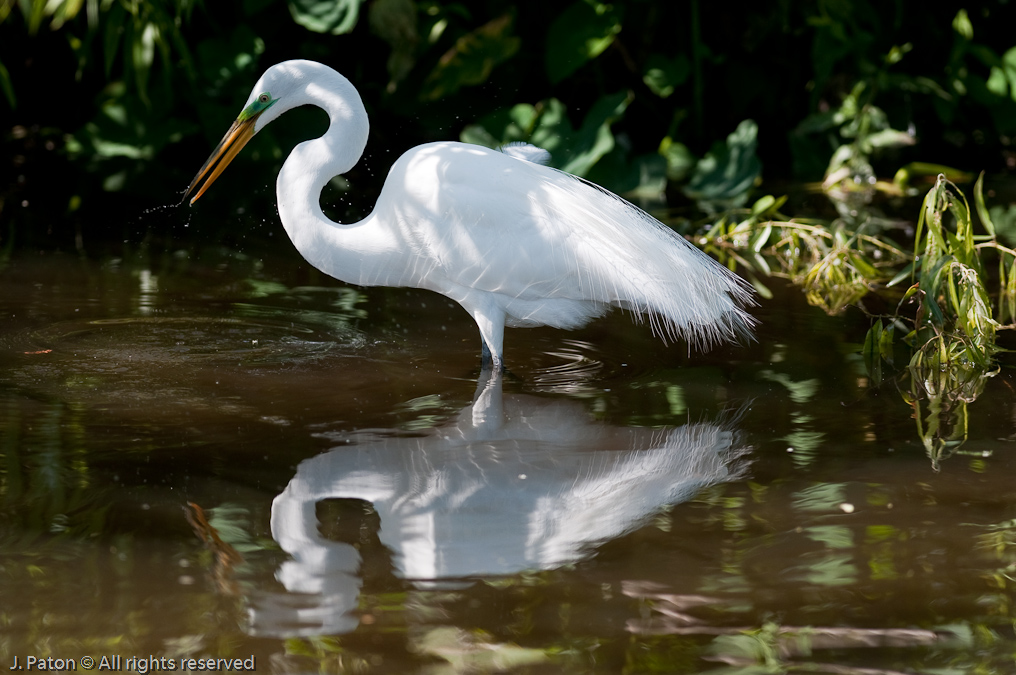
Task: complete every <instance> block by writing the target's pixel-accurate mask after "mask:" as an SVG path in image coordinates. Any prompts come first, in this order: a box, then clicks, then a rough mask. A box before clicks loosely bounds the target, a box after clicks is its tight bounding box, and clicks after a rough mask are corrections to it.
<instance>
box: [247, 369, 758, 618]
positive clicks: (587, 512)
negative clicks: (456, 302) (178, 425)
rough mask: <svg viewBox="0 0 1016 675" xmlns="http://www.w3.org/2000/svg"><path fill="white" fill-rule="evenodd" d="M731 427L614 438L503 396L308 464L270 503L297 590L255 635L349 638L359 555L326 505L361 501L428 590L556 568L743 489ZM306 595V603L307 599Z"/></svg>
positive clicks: (565, 413) (574, 411)
mask: <svg viewBox="0 0 1016 675" xmlns="http://www.w3.org/2000/svg"><path fill="white" fill-rule="evenodd" d="M736 435H737V434H736V433H735V432H734V431H733V430H732V429H731V428H730V427H729V426H725V425H716V424H706V423H700V424H687V425H685V426H681V427H677V428H670V429H644V428H626V427H612V426H609V425H606V424H603V423H599V422H596V421H594V420H592V419H591V418H590V417H589V415H588V414H587V413H586V412H585V410H584V409H583V408H582V406H581V405H579V404H577V403H575V402H572V401H562V400H553V399H544V398H538V397H533V396H507V397H502V395H501V378H500V376H499V375H498V374H492V375H491V376H490V378H489V379H487V380H482V379H481V382H480V385H479V387H478V389H477V395H476V400H475V401H474V403H473V405H471V406H468V407H466V408H465V409H463V410H462V412H460V413H459V414H458V416H457V417H456V418H454V419H453V420H452V421H450V422H449V423H448V424H446V425H444V426H442V427H439V428H437V429H434V430H432V431H431V432H430V433H429V434H427V435H425V436H422V437H413V438H405V437H396V438H391V437H386V438H372V439H363V440H361V442H359V443H357V444H355V445H352V446H350V445H344V446H342V447H339V448H337V449H335V450H332V451H330V452H326V453H324V454H321V455H318V456H316V457H313V458H311V459H308V460H305V461H304V462H302V463H301V464H300V466H299V467H298V468H297V472H296V475H295V476H294V477H293V479H292V480H291V481H290V482H289V485H288V486H287V487H286V489H285V490H284V491H283V492H282V494H280V495H279V496H278V497H276V498H275V501H274V503H273V504H272V522H271V528H272V536H273V537H274V538H275V539H276V541H278V543H279V545H280V546H281V547H282V548H283V550H285V551H286V552H287V553H289V554H290V555H291V556H292V559H291V560H289V561H287V562H285V563H283V564H282V566H281V567H280V569H279V572H278V578H279V580H280V581H281V582H282V583H283V585H284V586H285V587H286V589H287V590H288V591H289V593H288V594H285V595H275V596H265V597H263V598H261V599H260V600H258V601H256V602H255V604H254V607H255V609H254V617H253V618H254V621H253V624H254V625H253V628H254V630H255V631H257V632H263V633H273V634H278V633H287V632H301V631H305V632H307V633H310V634H317V633H321V632H342V631H347V630H352V629H353V628H354V627H355V625H356V620H355V619H354V618H352V617H350V616H348V614H347V612H348V611H349V610H350V609H352V608H354V607H355V606H356V603H357V596H358V593H359V588H360V583H361V580H360V577H359V576H358V574H357V571H358V569H359V566H360V560H361V559H360V555H359V552H358V551H356V550H355V549H354V548H353V546H352V545H350V544H347V543H342V542H336V541H330V540H328V539H326V538H325V537H323V536H322V535H321V533H320V531H319V529H318V520H317V511H316V507H317V505H318V503H320V502H322V501H324V500H327V499H362V500H365V501H367V502H370V503H371V504H372V505H373V507H374V509H375V510H376V511H377V513H378V516H379V517H380V531H379V533H378V536H379V538H380V540H381V542H382V543H383V544H384V545H385V546H386V547H387V548H388V549H389V550H390V551H391V552H392V554H393V562H394V564H395V568H396V573H397V574H398V575H399V576H401V577H403V578H405V579H409V580H412V581H414V582H415V583H417V585H421V586H423V587H430V586H433V584H434V582H437V581H442V580H443V583H444V584H448V583H450V582H451V581H453V580H456V579H458V580H461V579H462V578H465V577H476V576H490V575H505V574H514V573H518V572H521V571H525V570H534V569H551V568H556V567H559V566H561V565H565V564H568V563H570V562H573V561H576V560H578V559H580V558H582V557H583V555H584V554H585V553H586V552H587V551H588V549H589V548H590V547H592V546H595V545H596V544H599V543H602V542H604V541H607V540H610V539H614V538H616V537H619V536H621V535H623V534H625V533H627V532H629V531H631V530H633V529H635V528H637V527H638V526H639V525H641V524H643V523H644V522H646V520H647V519H649V518H651V517H652V516H653V515H654V514H656V513H658V512H659V511H660V510H661V509H663V508H664V507H666V506H668V505H671V504H675V503H678V502H681V501H684V500H686V499H689V498H690V497H692V496H693V495H694V494H695V493H696V492H697V491H698V490H700V489H701V488H702V487H704V486H707V485H710V484H713V483H717V482H721V481H727V480H732V479H735V478H737V477H738V476H739V475H740V472H741V470H742V468H743V462H740V461H737V459H738V457H739V456H740V455H741V454H743V452H744V449H743V448H741V447H739V446H738V444H737V439H736ZM307 594H311V595H307Z"/></svg>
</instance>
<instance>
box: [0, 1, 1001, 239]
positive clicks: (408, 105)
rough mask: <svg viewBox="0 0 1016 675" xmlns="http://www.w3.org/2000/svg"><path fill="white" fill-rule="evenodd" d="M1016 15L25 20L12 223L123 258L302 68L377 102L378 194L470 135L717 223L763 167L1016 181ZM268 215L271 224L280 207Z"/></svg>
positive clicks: (760, 7) (839, 5) (133, 8)
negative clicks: (401, 163) (931, 168)
mask: <svg viewBox="0 0 1016 675" xmlns="http://www.w3.org/2000/svg"><path fill="white" fill-rule="evenodd" d="M1008 4H1009V3H1007V2H1004V1H1003V0H996V1H994V2H988V3H984V4H983V5H982V6H980V7H978V8H977V9H976V10H975V9H974V8H969V9H961V8H958V7H955V6H948V5H942V6H937V5H934V6H933V5H928V4H927V3H917V2H907V1H904V0H898V1H897V2H895V3H892V4H890V5H885V4H884V3H875V2H842V1H836V0H824V1H816V2H804V3H792V2H787V1H782V2H775V3H761V4H758V3H756V4H751V5H747V4H746V5H744V6H743V7H738V6H731V5H729V4H728V3H703V2H699V1H698V0H691V1H689V2H672V3H661V2H649V1H647V0H619V1H617V2H614V3H609V4H608V3H604V2H598V1H596V0H573V1H572V2H567V3H552V4H551V5H550V6H548V4H547V3H542V2H533V1H531V0H525V1H522V2H516V3H504V2H494V1H492V0H491V1H487V2H475V3H456V2H445V1H443V0H428V1H419V2H414V0H372V1H371V2H364V1H363V0H288V2H280V1H276V2H272V1H271V0H224V1H222V2H216V3H204V2H201V0H131V1H128V0H89V1H88V2H82V0H4V1H3V2H0V92H2V96H0V111H2V112H0V114H2V117H0V120H2V122H0V134H2V138H3V144H4V153H3V157H4V159H3V160H2V169H0V186H2V187H0V190H2V192H0V198H2V200H3V201H2V202H0V204H2V205H0V219H2V220H3V221H5V222H6V223H7V230H8V231H10V228H11V227H12V226H14V225H16V229H17V236H18V237H20V238H21V239H22V240H23V241H31V242H34V243H39V244H44V245H46V246H59V247H66V246H68V245H70V242H71V241H72V239H71V237H70V234H71V232H72V229H71V227H70V225H76V226H77V227H78V228H79V229H78V235H79V237H78V238H79V241H80V239H81V235H82V233H81V230H80V228H82V227H83V228H84V229H85V233H84V237H85V239H86V240H95V239H97V238H98V239H102V238H109V237H112V238H117V237H119V236H120V235H121V234H123V226H122V225H119V224H118V221H119V220H120V219H121V217H120V214H130V213H133V212H136V211H137V209H138V208H139V206H143V205H156V204H165V203H167V202H170V201H172V199H173V196H174V195H175V194H177V193H178V192H179V190H180V189H182V187H183V186H184V185H186V182H187V180H188V179H189V178H190V174H191V173H192V172H193V171H194V169H195V167H196V162H198V161H199V160H200V159H202V158H203V157H204V155H205V153H206V151H207V149H208V148H209V146H210V144H211V143H213V142H214V141H216V140H217V139H218V137H219V135H221V133H222V131H223V130H224V129H225V127H226V126H227V125H228V123H229V121H230V120H231V119H232V118H233V116H235V114H236V113H237V111H238V109H239V106H240V104H241V103H242V102H243V100H244V98H245V97H246V95H247V94H248V92H249V88H250V86H251V85H252V83H253V81H254V80H255V79H256V77H257V75H258V74H259V73H260V71H261V70H263V69H264V68H265V67H266V66H268V65H270V64H272V63H275V62H278V61H281V60H284V59H287V58H294V57H304V58H311V59H316V60H320V61H323V62H326V63H329V64H331V65H333V66H335V67H336V68H338V69H339V70H341V71H342V72H344V73H345V74H346V75H347V76H348V77H350V78H351V79H352V80H353V81H354V83H355V84H356V85H357V87H358V88H359V89H360V91H361V93H362V94H363V96H364V98H365V100H366V102H367V105H368V109H369V110H370V112H371V115H372V141H371V145H370V146H369V148H368V157H367V158H366V159H365V162H364V166H363V168H362V169H360V172H361V173H363V174H364V180H363V181H362V182H361V183H360V185H367V184H368V183H369V181H368V180H367V177H369V176H371V175H374V176H383V175H384V172H385V170H386V168H387V165H388V163H390V159H391V153H398V152H401V151H402V150H403V149H405V148H407V147H410V146H411V145H413V144H416V143H418V142H421V141H425V140H433V139H439V138H440V139H447V138H456V137H461V138H463V139H465V140H469V141H473V142H479V143H487V144H498V143H501V142H505V141H511V140H528V141H530V142H534V143H537V144H540V145H543V146H545V147H547V148H548V149H549V150H551V151H552V154H553V156H554V162H555V164H557V165H558V166H561V167H564V168H567V169H568V170H570V171H573V172H576V173H579V174H583V175H588V176H589V177H591V178H593V179H594V180H597V181H599V182H601V183H604V184H605V185H607V186H608V187H611V188H613V189H615V190H617V191H620V192H623V193H626V194H629V195H631V196H633V197H639V198H652V197H655V196H658V195H659V194H660V193H661V192H662V191H663V190H664V189H667V190H669V191H670V196H671V197H672V198H689V199H692V200H695V201H697V202H698V203H699V204H700V205H701V206H703V207H704V208H706V209H707V210H722V209H723V208H727V207H730V206H737V205H740V204H743V203H744V201H745V199H746V198H747V196H748V191H749V190H750V189H751V188H752V187H753V186H754V185H756V184H757V182H758V180H759V178H760V176H761V175H762V174H761V172H762V168H763V166H764V168H765V177H766V178H767V179H771V178H786V177H794V178H798V179H806V180H810V179H816V178H821V177H823V176H826V178H827V181H829V180H831V181H834V182H835V181H837V180H846V181H851V180H853V181H856V180H858V179H864V180H867V179H874V177H875V176H877V175H891V174H893V173H895V172H896V170H897V169H898V168H899V167H900V166H902V165H905V164H907V163H908V162H909V161H911V160H923V161H925V162H927V161H935V162H938V163H941V164H949V165H954V166H958V167H960V168H966V169H982V168H986V169H988V170H989V171H1000V170H1004V169H1008V168H1011V166H1010V165H1011V164H1012V163H1013V161H1014V160H1016V155H1014V154H1013V153H1012V152H1011V150H1010V149H1009V139H1010V137H1011V135H1012V134H1013V133H1014V132H1016V102H1014V98H1016V50H1014V49H1010V47H1012V43H1013V42H1014V39H1013V38H1012V36H1011V34H1010V33H1009V31H1008V26H1010V25H1011V21H1009V18H1010V17H1011V16H1012V12H1011V10H1009V8H1008ZM294 114H295V113H294ZM322 124H323V123H322V122H318V121H317V118H315V117H314V116H313V115H312V114H308V115H306V116H304V117H303V118H298V121H294V122H291V123H289V124H280V125H275V128H270V129H269V130H268V132H267V133H265V134H262V136H263V138H260V139H259V141H258V142H257V144H256V145H255V146H254V152H251V153H246V158H248V159H249V158H257V157H265V156H269V157H272V158H273V159H274V160H275V161H276V162H279V161H281V158H282V157H283V156H284V153H285V152H287V151H288V147H289V146H290V145H291V144H292V143H293V142H294V141H296V140H298V139H299V138H301V137H307V136H309V135H311V134H313V133H316V132H317V131H318V130H319V129H320V128H322ZM728 136H729V139H728V142H727V143H726V144H724V143H723V142H722V141H723V139H725V138H728ZM372 153H373V154H375V155H378V159H377V161H375V162H373V163H372V162H371V156H370V155H371V154H372ZM233 173H234V174H240V175H242V174H243V173H244V172H243V171H234V172H233ZM259 175H264V176H265V180H270V178H268V174H259ZM357 178H358V176H357V173H356V172H354V174H353V175H352V176H351V179H353V180H354V182H355V181H356V179H357ZM234 180H236V181H237V182H234V183H233V185H234V186H238V185H239V182H238V180H239V179H238V178H234ZM259 180H260V179H259ZM222 192H224V193H226V194H228V193H229V192H233V190H228V191H226V190H223V191H222ZM247 193H249V190H248V191H247ZM110 195H116V196H118V197H120V198H122V197H127V196H129V197H131V198H132V199H131V200H129V202H127V203H128V209H127V210H125V211H122V212H120V214H117V212H116V211H110V210H109V209H110V207H111V205H112V204H113V201H112V200H110V199H108V197H109V196H110ZM231 199H232V197H231ZM252 200H253V202H252V203H251V204H249V205H248V206H249V207H250V208H252V209H259V210H261V211H268V210H270V208H271V206H270V204H271V190H267V191H265V190H261V191H258V192H257V193H256V194H255V195H254V196H253V198H252ZM23 204H29V205H33V208H32V209H31V213H25V212H23V211H24V209H23V208H22V205H23ZM38 207H43V208H41V209H39V208H38ZM82 209H83V211H82ZM75 211H78V213H77V214H75V213H74V212H75ZM99 213H102V214H104V215H105V217H104V218H103V219H102V221H101V222H100V223H98V224H97V223H96V219H95V216H96V215H97V214H99ZM65 214H69V215H71V216H72V217H70V218H61V220H62V221H63V222H62V223H61V224H54V222H53V220H54V218H55V217H61V216H64V215H65ZM110 216H113V217H110ZM43 232H45V233H46V234H42V233H43ZM5 240H7V241H10V238H9V237H7V236H6V235H5Z"/></svg>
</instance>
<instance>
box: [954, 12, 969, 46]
mask: <svg viewBox="0 0 1016 675" xmlns="http://www.w3.org/2000/svg"><path fill="white" fill-rule="evenodd" d="M952 26H953V30H954V31H956V32H957V33H959V34H960V35H962V36H963V37H965V38H966V39H968V40H973V39H974V25H973V24H972V23H970V17H969V16H967V10H965V9H961V10H960V11H958V12H956V17H955V18H954V19H953V23H952Z"/></svg>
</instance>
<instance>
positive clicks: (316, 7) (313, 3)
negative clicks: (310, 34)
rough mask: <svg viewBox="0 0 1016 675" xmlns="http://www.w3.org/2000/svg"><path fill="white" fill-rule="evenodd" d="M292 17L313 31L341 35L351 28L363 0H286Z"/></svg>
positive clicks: (354, 23) (357, 16)
mask: <svg viewBox="0 0 1016 675" xmlns="http://www.w3.org/2000/svg"><path fill="white" fill-rule="evenodd" d="M288 3H289V11H290V13H291V14H292V15H293V19H294V20H295V21H296V22H297V23H298V24H300V25H301V26H303V27H304V28H306V29H308V30H312V31H314V32H315V33H331V34H332V35H341V34H343V33H348V32H349V31H351V30H353V27H354V26H356V21H357V19H358V18H359V15H360V5H361V4H362V3H363V0H288Z"/></svg>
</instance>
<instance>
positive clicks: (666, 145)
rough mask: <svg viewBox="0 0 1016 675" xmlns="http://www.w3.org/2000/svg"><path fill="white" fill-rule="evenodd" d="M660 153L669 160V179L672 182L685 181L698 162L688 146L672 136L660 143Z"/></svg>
mask: <svg viewBox="0 0 1016 675" xmlns="http://www.w3.org/2000/svg"><path fill="white" fill-rule="evenodd" d="M659 152H660V154H661V155H663V157H664V158H665V159H666V160H667V178H669V179H670V180H672V181H682V180H684V179H685V178H686V177H687V176H688V174H690V173H691V172H692V169H694V168H695V163H696V162H697V161H698V160H697V159H696V157H695V155H693V154H692V152H691V150H689V149H688V146H686V145H685V144H684V143H678V142H676V141H674V140H673V139H672V138H671V137H670V136H666V137H665V138H664V139H663V140H662V141H660V150H659Z"/></svg>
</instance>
